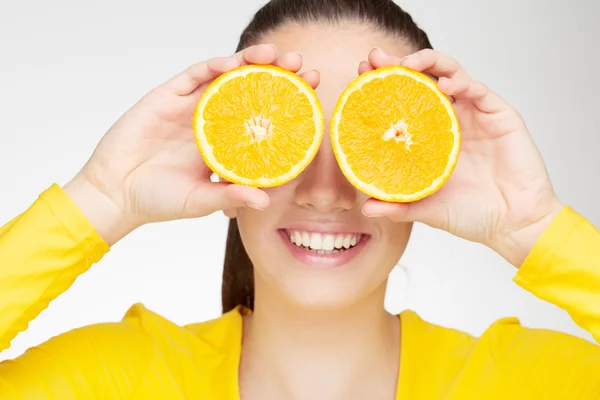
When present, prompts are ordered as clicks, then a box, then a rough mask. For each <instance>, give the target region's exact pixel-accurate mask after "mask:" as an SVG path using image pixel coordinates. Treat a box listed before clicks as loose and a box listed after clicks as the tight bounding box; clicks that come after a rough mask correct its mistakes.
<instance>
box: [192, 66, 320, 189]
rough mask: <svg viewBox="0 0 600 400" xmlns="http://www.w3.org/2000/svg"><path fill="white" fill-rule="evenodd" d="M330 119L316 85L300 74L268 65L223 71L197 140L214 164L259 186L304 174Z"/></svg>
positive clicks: (227, 175)
mask: <svg viewBox="0 0 600 400" xmlns="http://www.w3.org/2000/svg"><path fill="white" fill-rule="evenodd" d="M324 125H325V123H324V115H323V110H322V108H321V105H320V103H319V101H318V99H317V94H316V93H315V91H314V90H313V89H312V88H311V87H310V86H309V85H308V84H307V83H306V82H305V81H304V80H303V79H302V78H300V77H299V76H298V75H297V74H295V73H293V72H290V71H287V70H284V69H282V68H279V67H274V66H268V65H247V66H242V67H239V68H237V69H234V70H232V71H229V72H227V73H225V74H223V75H221V76H220V77H219V78H217V79H216V80H215V81H214V82H213V83H212V84H211V85H209V87H208V88H207V89H206V91H205V92H204V93H203V94H202V96H201V98H200V100H199V102H198V105H197V107H196V112H195V115H194V132H195V136H196V143H197V144H198V148H199V149H200V152H201V153H202V156H203V158H204V161H205V162H206V164H207V165H208V166H209V168H211V169H212V170H213V172H215V173H216V174H217V175H219V176H220V177H221V178H223V179H226V180H228V181H230V182H233V183H237V184H243V185H248V186H257V187H270V186H276V185H281V184H283V183H285V182H288V181H290V180H291V179H293V178H295V177H296V176H297V175H299V174H300V172H302V170H303V169H304V168H305V167H306V166H307V165H308V164H309V163H310V162H311V161H312V159H313V158H314V156H315V155H316V153H317V151H318V149H319V146H320V144H321V141H322V138H323V131H324Z"/></svg>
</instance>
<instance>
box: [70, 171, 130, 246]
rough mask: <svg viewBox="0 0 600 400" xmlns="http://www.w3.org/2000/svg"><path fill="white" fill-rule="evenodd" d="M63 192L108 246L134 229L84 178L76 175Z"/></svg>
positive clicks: (108, 199) (107, 199)
mask: <svg viewBox="0 0 600 400" xmlns="http://www.w3.org/2000/svg"><path fill="white" fill-rule="evenodd" d="M63 190H64V191H65V193H67V195H68V196H69V197H70V198H71V200H73V202H74V203H75V204H76V205H77V207H78V208H79V210H80V211H81V212H82V213H83V215H85V217H86V218H87V219H88V221H89V222H90V223H91V224H92V226H93V227H94V229H95V230H96V232H98V234H99V235H100V236H101V237H102V239H103V240H104V241H105V242H106V243H107V244H108V245H109V246H113V245H114V244H115V243H117V242H118V241H119V240H121V239H122V238H124V237H125V236H127V234H129V233H130V232H131V231H133V230H134V229H135V227H134V226H133V224H131V223H129V222H128V220H127V218H125V215H124V213H123V211H122V210H121V209H120V208H119V207H118V205H117V204H115V202H114V201H113V200H112V199H111V198H110V197H109V196H108V195H106V194H105V193H103V192H102V191H101V190H99V189H98V188H97V187H96V186H94V185H93V184H92V183H91V182H89V181H88V180H87V179H85V178H84V177H82V176H80V175H77V176H76V177H75V178H73V179H72V180H71V181H69V182H68V183H67V184H65V185H64V186H63Z"/></svg>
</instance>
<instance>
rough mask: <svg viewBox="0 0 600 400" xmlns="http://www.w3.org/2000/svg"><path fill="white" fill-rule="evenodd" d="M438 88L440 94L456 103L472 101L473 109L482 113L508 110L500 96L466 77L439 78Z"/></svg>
mask: <svg viewBox="0 0 600 400" xmlns="http://www.w3.org/2000/svg"><path fill="white" fill-rule="evenodd" d="M438 86H439V88H440V90H441V91H442V92H444V93H446V94H447V95H449V96H452V97H454V98H455V99H456V100H458V101H460V100H467V101H472V102H473V104H474V105H475V107H477V108H478V109H479V110H480V111H481V112H484V113H489V114H492V113H498V112H502V111H505V110H508V109H510V106H509V104H508V103H507V102H506V101H505V100H504V99H503V98H502V97H500V95H498V94H497V93H496V92H494V91H492V90H490V89H489V88H488V87H487V86H486V85H485V84H483V83H482V82H479V81H475V80H473V79H471V78H468V77H464V76H456V77H454V78H452V79H448V78H440V80H439V82H438Z"/></svg>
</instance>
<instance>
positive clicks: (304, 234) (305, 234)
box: [302, 232, 310, 247]
mask: <svg viewBox="0 0 600 400" xmlns="http://www.w3.org/2000/svg"><path fill="white" fill-rule="evenodd" d="M302 246H304V247H309V246H310V233H308V232H302Z"/></svg>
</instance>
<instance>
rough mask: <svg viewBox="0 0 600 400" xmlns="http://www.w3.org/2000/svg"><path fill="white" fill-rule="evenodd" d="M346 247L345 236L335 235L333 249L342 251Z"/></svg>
mask: <svg viewBox="0 0 600 400" xmlns="http://www.w3.org/2000/svg"><path fill="white" fill-rule="evenodd" d="M343 246H344V236H342V235H335V241H334V242H333V247H335V248H336V249H341V248H342V247H343Z"/></svg>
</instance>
